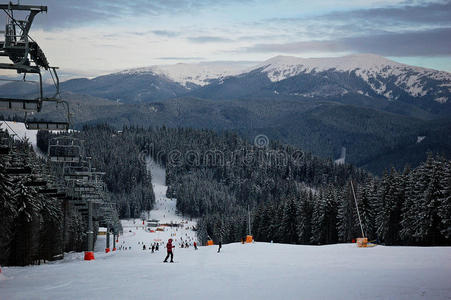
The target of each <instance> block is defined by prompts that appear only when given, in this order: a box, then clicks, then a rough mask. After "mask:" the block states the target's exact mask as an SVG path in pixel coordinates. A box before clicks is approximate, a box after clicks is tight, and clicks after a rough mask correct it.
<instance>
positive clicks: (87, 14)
mask: <svg viewBox="0 0 451 300" xmlns="http://www.w3.org/2000/svg"><path fill="white" fill-rule="evenodd" d="M229 1H236V2H238V0H229ZM242 1H243V0H239V2H242ZM244 1H253V0H244ZM27 4H31V5H47V6H48V15H47V16H45V17H37V18H36V21H35V25H36V26H37V27H43V28H45V29H56V28H60V27H77V26H79V25H81V24H96V23H97V22H111V23H114V22H116V21H117V20H118V19H121V18H124V17H141V16H149V17H152V16H155V15H161V14H174V13H186V12H190V11H195V10H198V9H200V8H204V7H211V6H218V5H221V2H218V1H214V0H152V1H146V0H134V1H123V0H96V1H92V0H77V1H73V0H47V1H43V0H28V1H27Z"/></svg>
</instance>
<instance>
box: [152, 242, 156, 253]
mask: <svg viewBox="0 0 451 300" xmlns="http://www.w3.org/2000/svg"><path fill="white" fill-rule="evenodd" d="M154 250H155V244H152V253H153V252H154Z"/></svg>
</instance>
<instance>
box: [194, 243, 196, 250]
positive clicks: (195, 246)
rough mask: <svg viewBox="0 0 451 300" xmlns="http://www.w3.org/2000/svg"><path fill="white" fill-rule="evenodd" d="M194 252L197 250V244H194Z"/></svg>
mask: <svg viewBox="0 0 451 300" xmlns="http://www.w3.org/2000/svg"><path fill="white" fill-rule="evenodd" d="M194 250H197V243H196V242H194Z"/></svg>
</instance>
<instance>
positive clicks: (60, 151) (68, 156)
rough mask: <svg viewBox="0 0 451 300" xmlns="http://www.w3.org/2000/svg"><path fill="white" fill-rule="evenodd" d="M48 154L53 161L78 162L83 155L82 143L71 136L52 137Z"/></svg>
mask: <svg viewBox="0 0 451 300" xmlns="http://www.w3.org/2000/svg"><path fill="white" fill-rule="evenodd" d="M48 156H49V158H50V161H52V162H63V163H72V162H74V163H78V162H80V160H81V156H82V143H81V141H80V140H79V139H76V138H73V137H69V136H61V137H56V138H52V139H51V140H50V141H49V148H48Z"/></svg>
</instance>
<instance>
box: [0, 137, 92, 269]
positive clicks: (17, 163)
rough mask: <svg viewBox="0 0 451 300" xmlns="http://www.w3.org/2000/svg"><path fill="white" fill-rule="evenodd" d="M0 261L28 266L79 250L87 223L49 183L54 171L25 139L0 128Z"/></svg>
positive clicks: (54, 182)
mask: <svg viewBox="0 0 451 300" xmlns="http://www.w3.org/2000/svg"><path fill="white" fill-rule="evenodd" d="M0 137H1V140H2V143H1V145H0V146H1V148H0V152H1V154H0V265H22V266H23V265H28V264H36V263H40V262H41V261H42V260H44V261H45V260H54V259H59V258H62V254H63V253H64V252H69V251H82V250H84V247H85V244H86V231H87V230H86V229H87V222H86V219H85V218H83V216H82V215H81V213H80V212H79V211H77V210H75V209H73V208H72V207H71V206H70V204H69V203H68V201H67V200H66V199H63V198H62V197H61V194H59V193H58V192H57V190H56V189H55V188H53V186H56V185H58V184H59V183H58V177H57V173H56V172H55V170H54V169H53V168H52V167H51V166H50V164H48V163H47V161H45V160H43V159H40V158H39V157H38V156H36V154H35V152H34V151H33V149H32V148H31V146H30V145H29V144H28V142H27V141H19V140H13V139H12V137H11V136H10V135H9V134H8V133H7V132H5V131H1V130H0Z"/></svg>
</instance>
